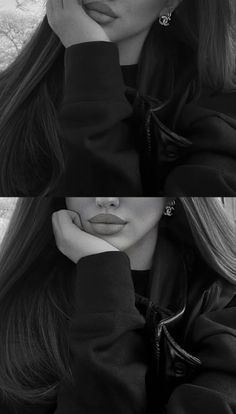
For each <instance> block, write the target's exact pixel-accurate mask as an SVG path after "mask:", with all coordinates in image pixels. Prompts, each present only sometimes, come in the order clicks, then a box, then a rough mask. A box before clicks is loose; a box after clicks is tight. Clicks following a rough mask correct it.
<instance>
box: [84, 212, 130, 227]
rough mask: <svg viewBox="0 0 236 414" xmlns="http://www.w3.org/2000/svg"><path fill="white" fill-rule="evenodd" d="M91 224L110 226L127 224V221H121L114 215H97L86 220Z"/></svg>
mask: <svg viewBox="0 0 236 414" xmlns="http://www.w3.org/2000/svg"><path fill="white" fill-rule="evenodd" d="M88 221H89V222H90V223H92V224H110V225H122V226H124V225H125V224H127V221H125V220H123V219H121V218H120V217H118V216H116V215H115V214H104V213H103V214H97V215H96V216H94V217H91V218H90V219H89V220H88Z"/></svg>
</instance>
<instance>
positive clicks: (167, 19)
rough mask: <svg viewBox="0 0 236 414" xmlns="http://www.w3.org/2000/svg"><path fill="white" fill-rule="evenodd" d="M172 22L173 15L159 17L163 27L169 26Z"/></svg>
mask: <svg viewBox="0 0 236 414" xmlns="http://www.w3.org/2000/svg"><path fill="white" fill-rule="evenodd" d="M170 22H171V13H167V14H163V15H162V16H160V17H159V23H160V25H161V26H165V27H166V26H169V25H170Z"/></svg>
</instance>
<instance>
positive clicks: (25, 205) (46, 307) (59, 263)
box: [0, 197, 236, 403]
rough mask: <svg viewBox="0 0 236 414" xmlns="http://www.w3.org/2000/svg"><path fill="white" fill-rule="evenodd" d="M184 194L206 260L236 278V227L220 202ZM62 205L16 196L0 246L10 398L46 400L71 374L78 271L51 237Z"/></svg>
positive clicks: (1, 366) (2, 344) (0, 353)
mask: <svg viewBox="0 0 236 414" xmlns="http://www.w3.org/2000/svg"><path fill="white" fill-rule="evenodd" d="M179 200H180V203H179V205H180V206H182V207H181V208H182V209H183V207H184V210H185V212H186V215H187V218H188V223H189V225H190V228H191V229H192V235H193V237H194V238H195V241H196V245H197V246H198V249H199V252H200V253H201V254H202V255H203V257H205V261H206V262H208V264H209V265H210V266H211V267H212V268H214V269H215V271H216V272H217V273H218V275H219V277H222V279H223V278H225V279H226V280H228V281H229V282H231V283H232V284H236V270H235V269H236V258H235V227H233V224H232V222H231V221H230V220H229V219H228V218H227V216H226V213H225V211H224V210H223V208H221V207H220V206H219V202H218V201H217V200H216V199H213V198H198V197H196V198H180V199H179ZM177 203H178V201H177ZM61 208H65V202H64V200H63V199H53V198H49V197H48V198H23V199H19V200H18V202H17V206H16V209H15V212H14V213H13V216H12V219H11V222H10V225H9V228H8V231H7V233H6V235H5V238H4V240H3V244H2V247H1V252H0V269H1V271H0V393H1V394H2V396H3V397H5V399H6V401H9V402H10V403H11V402H12V400H14V401H15V402H18V401H22V402H25V403H26V402H27V403H37V402H39V403H43V402H45V403H46V402H47V401H48V400H49V399H53V398H55V397H56V392H57V387H58V385H59V382H60V381H61V379H62V378H65V379H66V380H68V381H70V379H71V374H70V363H69V350H68V336H67V333H68V326H69V322H70V317H71V314H72V312H73V293H72V292H73V289H74V283H75V276H76V275H75V271H74V270H75V266H74V263H72V262H71V261H70V260H69V259H67V258H66V257H65V256H63V255H62V254H61V253H60V252H59V251H58V249H57V248H56V245H55V241H54V236H53V231H52V224H51V214H52V212H53V211H56V210H58V209H61ZM180 232H181V237H182V233H183V228H182V227H181V229H180Z"/></svg>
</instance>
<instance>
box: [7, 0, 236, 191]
mask: <svg viewBox="0 0 236 414" xmlns="http://www.w3.org/2000/svg"><path fill="white" fill-rule="evenodd" d="M234 17H235V0H224V1H222V0H214V2H212V1H211V0H183V1H181V0H115V1H111V0H109V1H108V0H107V1H106V2H105V1H95V2H94V1H91V0H90V1H89V0H84V1H82V2H81V0H80V1H77V0H63V1H62V0H48V1H47V17H45V19H44V20H43V22H42V24H41V25H40V26H39V28H38V29H37V31H36V32H35V34H34V35H33V37H32V38H31V40H30V41H29V43H28V44H27V45H26V46H25V47H24V49H23V51H22V53H21V54H20V55H19V56H18V57H17V59H16V60H15V61H14V62H13V63H12V64H11V65H10V67H9V68H7V69H6V71H5V72H3V73H2V74H1V76H0V89H1V95H0V107H1V115H0V168H1V172H0V177H1V187H0V193H1V194H2V195H11V196H12V195H17V196H19V195H31V196H32V195H44V194H47V195H48V194H51V195H60V196H64V195H75V196H77V195H80V196H82V195H85V196H88V195H92V196H94V195H96V194H100V195H104V194H105V195H107V194H109V193H110V194H115V195H118V196H120V195H122V196H124V195H128V196H132V195H134V196H140V195H163V194H164V195H201V196H203V195H206V196H210V195H213V196H223V195H224V196H227V195H228V196H230V195H235V193H236V145H235V142H236V121H235V108H236V99H235V96H236V95H235V44H236V42H235V18H234ZM81 177H83V178H82V179H81ZM114 192H115V193H114Z"/></svg>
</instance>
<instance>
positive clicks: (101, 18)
mask: <svg viewBox="0 0 236 414" xmlns="http://www.w3.org/2000/svg"><path fill="white" fill-rule="evenodd" d="M85 10H86V13H87V14H88V15H89V16H90V17H91V18H92V19H93V20H95V21H96V22H97V23H100V24H108V23H111V22H113V20H115V19H116V17H112V16H108V15H107V14H104V13H100V12H98V11H96V10H90V9H85Z"/></svg>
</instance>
